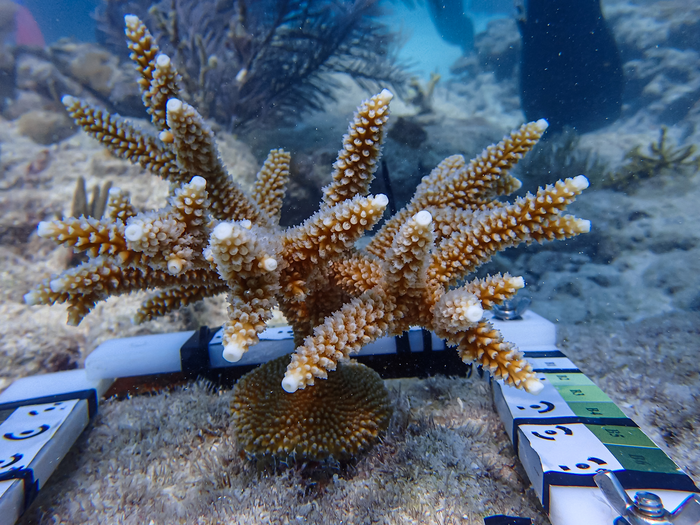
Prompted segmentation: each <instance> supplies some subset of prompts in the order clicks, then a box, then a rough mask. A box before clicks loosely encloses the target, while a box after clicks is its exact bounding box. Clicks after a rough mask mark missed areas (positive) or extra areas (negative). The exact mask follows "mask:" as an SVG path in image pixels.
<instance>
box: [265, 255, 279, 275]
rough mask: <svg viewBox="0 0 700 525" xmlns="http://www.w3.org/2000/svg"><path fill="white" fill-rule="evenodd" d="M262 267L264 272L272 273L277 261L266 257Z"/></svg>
mask: <svg viewBox="0 0 700 525" xmlns="http://www.w3.org/2000/svg"><path fill="white" fill-rule="evenodd" d="M262 267H263V269H264V270H265V271H266V272H273V271H275V270H276V269H277V261H276V260H274V259H273V258H272V257H267V258H266V259H264V260H263V262H262Z"/></svg>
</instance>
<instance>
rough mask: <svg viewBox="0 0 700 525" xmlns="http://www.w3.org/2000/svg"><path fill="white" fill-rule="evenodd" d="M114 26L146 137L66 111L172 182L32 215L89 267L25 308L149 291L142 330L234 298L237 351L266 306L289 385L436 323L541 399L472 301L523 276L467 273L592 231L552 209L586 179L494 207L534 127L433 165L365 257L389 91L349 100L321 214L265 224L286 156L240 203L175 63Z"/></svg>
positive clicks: (252, 336) (261, 323) (72, 107)
mask: <svg viewBox="0 0 700 525" xmlns="http://www.w3.org/2000/svg"><path fill="white" fill-rule="evenodd" d="M126 25H127V29H126V33H127V38H128V40H129V42H130V46H131V48H132V58H133V60H134V62H135V63H136V66H137V69H138V70H139V72H140V75H141V82H140V85H141V89H142V91H143V100H144V104H145V105H146V107H147V109H148V112H149V114H150V115H151V120H152V122H153V125H154V126H155V128H156V130H157V131H158V134H157V136H156V135H155V134H152V133H149V132H146V131H141V130H137V129H136V128H134V127H133V126H131V125H130V124H129V123H128V122H126V121H124V120H122V119H120V118H119V117H116V116H113V115H110V114H108V113H106V112H105V111H102V110H99V109H97V108H94V107H91V106H90V105H89V104H87V103H85V102H82V101H80V100H78V99H75V98H73V97H64V103H65V105H66V107H67V109H68V111H69V113H70V114H71V116H72V117H73V118H74V119H75V120H76V122H77V123H78V124H79V125H80V126H81V127H82V128H83V129H84V130H85V131H86V132H88V133H89V134H91V135H93V136H94V137H95V138H96V139H98V140H100V142H102V143H103V144H104V145H105V146H106V147H108V148H109V149H110V150H111V151H112V152H113V153H114V154H115V155H118V156H120V157H123V158H127V159H130V160H131V161H132V162H135V163H139V164H141V165H142V166H144V167H146V168H148V169H150V170H151V171H152V172H154V173H156V174H158V175H161V176H162V177H164V178H165V179H167V180H169V181H170V182H171V183H172V184H171V195H170V198H169V204H168V206H166V207H165V208H162V209H160V210H157V211H149V212H141V213H137V212H136V210H135V209H134V208H133V207H132V206H131V204H130V203H129V201H128V198H127V195H126V193H125V192H123V191H122V190H119V189H112V190H110V198H109V202H108V205H107V210H106V212H105V217H104V218H102V219H99V220H98V219H94V218H85V217H81V218H78V219H75V218H67V219H64V220H57V221H51V222H42V223H40V224H39V228H38V233H39V235H40V236H42V237H45V238H50V239H53V240H55V241H56V242H58V243H60V244H62V245H64V246H69V247H72V248H73V249H74V250H76V251H81V252H86V253H87V255H88V257H89V261H88V262H86V263H84V264H82V265H80V266H78V267H77V268H73V269H70V270H67V271H65V272H63V273H62V274H60V275H58V276H56V277H53V278H49V279H46V280H44V281H43V282H42V283H41V284H40V285H39V286H38V287H37V288H36V289H34V290H33V291H31V292H29V293H28V294H27V295H26V296H25V299H26V302H27V303H29V304H54V303H67V304H68V320H69V322H70V323H72V324H77V323H79V322H80V320H81V319H82V318H83V317H84V316H85V315H87V313H88V312H89V311H90V309H91V308H93V306H94V305H95V303H96V302H97V301H101V300H104V299H106V298H107V297H110V296H115V295H120V294H124V293H129V292H131V291H134V290H143V289H159V291H158V292H157V293H156V294H155V295H154V296H152V297H151V298H150V299H148V300H147V301H146V302H145V303H144V304H143V306H142V307H141V308H140V309H139V311H138V312H137V314H136V321H137V322H141V321H146V320H148V319H151V318H153V317H155V316H159V315H164V314H166V313H168V312H170V311H172V310H174V309H176V308H179V307H181V306H184V305H187V304H189V303H192V302H194V301H198V300H200V299H202V298H204V297H207V296H212V295H216V294H220V293H224V292H228V298H229V309H228V313H229V320H228V321H227V322H226V324H225V325H224V337H223V345H224V357H225V358H226V359H229V360H230V361H236V360H238V359H240V357H241V356H242V355H243V353H244V352H246V351H248V349H249V348H250V347H251V346H252V345H254V344H255V343H256V342H257V341H258V334H259V333H260V332H262V330H264V328H265V323H266V322H267V321H268V320H269V319H270V318H271V316H272V309H273V308H274V307H275V306H277V305H279V307H280V309H281V310H282V312H283V313H284V315H285V316H286V318H287V320H288V321H289V323H290V324H291V326H292V327H293V329H294V333H295V338H296V341H297V343H298V345H299V346H298V348H297V350H296V353H295V354H294V355H293V357H292V360H291V362H290V364H289V366H288V369H287V372H286V374H285V378H284V380H283V381H282V386H283V388H284V389H285V390H286V391H288V392H294V391H296V390H298V389H303V388H305V387H306V386H310V385H313V384H314V381H315V379H316V378H326V377H327V373H328V372H329V371H332V370H334V369H335V368H336V366H337V363H338V361H339V360H341V359H343V358H345V357H348V356H349V355H350V354H352V353H354V352H356V351H358V350H359V349H360V348H361V347H362V346H363V345H365V344H367V343H369V342H371V341H374V340H376V339H377V338H379V337H382V336H385V335H388V334H399V333H401V332H403V331H405V330H407V329H408V328H409V327H411V326H414V325H419V326H423V327H426V328H428V329H430V330H434V331H435V332H436V333H437V334H438V335H440V336H441V337H444V338H445V339H446V340H447V341H448V343H449V344H451V345H455V346H456V347H457V350H458V351H459V353H460V355H461V357H462V358H463V359H464V360H465V361H475V362H477V363H479V364H481V365H483V366H484V367H485V368H487V369H488V370H490V371H491V372H492V373H493V374H494V375H495V376H496V377H500V378H503V379H504V380H505V381H506V382H507V383H508V384H511V385H515V386H517V387H520V388H525V389H526V390H528V391H530V392H537V391H539V389H540V388H541V383H539V381H538V380H537V379H536V377H535V375H534V374H533V373H532V368H531V367H530V365H529V364H528V363H527V362H526V361H525V360H524V359H523V358H522V354H521V353H520V352H518V351H517V349H516V348H514V346H513V345H512V344H510V343H507V342H505V341H503V339H502V337H501V335H500V333H499V332H498V331H497V330H496V329H494V328H493V326H492V325H491V324H490V323H488V322H487V321H485V320H484V319H483V317H482V316H483V312H484V309H488V308H490V307H492V306H493V305H494V304H499V303H501V302H503V301H504V300H507V299H509V298H510V297H512V296H513V295H514V294H515V293H516V292H517V290H518V289H519V288H522V287H523V286H524V282H523V279H522V278H520V277H512V276H510V275H508V274H506V275H500V274H498V275H494V276H490V277H488V278H486V279H476V280H473V281H468V282H464V281H465V279H466V277H467V276H468V275H469V274H470V273H471V272H473V270H475V269H476V268H477V267H478V266H479V265H480V264H482V263H484V262H486V261H487V260H489V259H490V257H491V256H492V255H493V254H494V253H496V252H498V251H500V250H503V249H505V248H507V247H510V246H514V245H516V244H519V243H522V242H526V243H530V242H535V241H536V242H542V241H547V240H554V239H563V238H567V237H571V236H574V235H577V234H579V233H583V232H587V231H589V228H590V223H589V222H588V221H585V220H581V219H577V218H575V217H573V216H571V215H564V214H563V211H564V209H565V208H566V206H568V205H569V204H570V203H571V202H572V201H573V200H574V199H575V197H576V196H577V195H578V194H579V193H580V192H581V191H582V190H583V189H585V188H586V187H587V186H588V181H587V180H586V178H585V177H583V176H582V175H580V176H577V177H574V178H570V179H566V180H564V181H558V182H557V183H556V184H554V185H551V186H547V187H544V188H540V189H538V191H537V192H536V193H535V194H534V195H533V194H528V195H526V196H525V197H521V198H518V199H516V200H515V201H514V202H512V203H508V202H501V201H499V200H496V197H498V196H500V195H507V194H509V193H511V192H513V191H515V190H517V189H518V188H519V187H520V182H519V181H518V180H517V179H515V178H514V177H512V176H511V175H509V173H508V171H509V170H510V169H511V168H512V167H513V166H514V165H515V164H516V163H517V161H518V160H519V159H520V158H521V157H522V156H523V155H524V154H525V153H527V152H528V151H529V150H530V149H531V148H532V147H533V146H534V144H535V143H536V142H537V141H538V140H539V138H540V137H541V135H542V133H543V132H544V131H545V129H546V127H547V123H546V122H545V121H543V120H540V121H537V122H532V123H529V124H525V125H523V126H522V127H521V128H520V129H518V130H516V131H514V132H513V133H511V134H510V135H509V136H507V137H505V138H504V139H503V140H502V141H501V142H500V143H498V144H496V145H493V146H490V147H488V148H487V149H485V150H484V152H483V153H482V154H481V155H480V156H478V157H477V158H475V159H474V160H472V161H471V162H470V163H466V162H465V160H464V158H463V157H461V156H459V155H457V156H453V157H449V158H447V159H445V160H444V161H443V162H442V163H440V165H438V166H437V167H436V168H435V169H434V170H433V172H432V173H431V174H430V175H428V176H427V177H425V178H424V179H423V181H422V182H421V184H420V185H419V186H418V188H417V190H416V193H415V195H414V197H413V199H412V200H411V201H410V202H409V204H408V205H407V206H406V207H405V208H404V209H402V210H401V211H399V212H398V213H397V214H396V215H394V217H392V218H391V219H389V220H388V221H387V222H386V223H385V224H384V226H383V227H382V228H381V230H380V231H379V232H378V233H377V234H376V235H375V236H374V238H373V239H372V241H371V242H370V243H369V244H368V245H367V247H366V248H365V249H362V250H359V249H357V248H356V247H355V243H356V241H357V240H358V239H359V238H360V237H361V236H362V235H363V234H364V233H365V231H367V230H370V229H371V228H372V227H373V226H374V225H375V224H376V223H377V221H378V220H379V219H380V218H381V216H382V214H383V213H384V210H385V207H386V205H387V202H388V199H387V198H386V197H385V196H384V195H367V193H368V191H369V187H370V183H371V181H372V179H373V177H374V172H375V170H376V168H377V164H378V159H379V156H380V154H381V149H380V144H381V141H382V136H383V132H384V131H383V130H384V127H385V125H386V122H387V120H388V108H389V106H388V104H389V102H390V101H391V98H392V94H391V93H390V92H389V91H387V90H384V91H382V92H381V93H379V94H378V95H376V96H374V97H372V98H371V99H369V100H367V101H365V102H364V103H363V104H362V105H361V106H360V107H359V108H358V110H357V113H356V114H355V117H354V120H353V122H351V124H350V126H349V129H348V133H347V135H345V137H344V138H343V148H342V149H341V150H340V152H339V154H338V159H337V160H336V162H335V163H334V165H333V168H334V171H333V173H332V180H331V182H330V184H329V185H328V186H326V187H325V188H324V189H323V200H322V202H321V205H320V209H319V211H317V212H316V213H315V214H314V215H313V216H311V217H310V218H309V219H308V220H306V221H305V222H304V223H303V224H300V225H298V226H295V227H290V228H287V229H282V228H281V227H279V225H278V223H277V218H278V217H279V209H280V205H281V201H282V197H283V191H282V188H283V187H284V184H285V182H286V179H287V177H288V164H289V156H288V155H287V154H286V153H284V152H281V151H273V152H272V153H271V154H270V156H269V157H268V159H267V160H266V162H265V166H264V167H263V169H262V170H261V171H260V173H259V174H258V181H257V183H256V184H255V189H254V192H253V194H252V195H250V196H248V195H246V194H245V193H244V192H243V191H242V190H241V189H240V188H239V187H238V185H236V184H235V183H234V182H233V181H232V180H231V178H230V177H229V176H228V175H227V172H226V170H225V168H224V167H223V165H222V164H221V161H220V159H219V157H218V155H217V151H216V145H215V141H214V138H213V135H212V132H211V130H210V129H209V128H208V127H207V126H206V124H205V122H204V121H203V119H202V118H201V116H200V115H199V114H198V113H197V111H196V110H195V109H194V108H193V107H192V106H190V105H188V104H187V103H185V102H183V101H182V100H180V99H179V98H177V97H178V96H179V90H178V81H177V80H178V75H177V72H176V71H175V70H174V68H173V65H172V62H171V61H170V59H169V58H168V57H167V56H166V55H164V54H161V53H159V52H158V49H157V47H156V44H155V40H154V39H153V37H152V36H151V35H150V33H149V32H148V30H147V29H146V27H145V25H144V24H143V23H142V22H141V21H140V20H139V19H138V18H137V17H135V16H127V17H126Z"/></svg>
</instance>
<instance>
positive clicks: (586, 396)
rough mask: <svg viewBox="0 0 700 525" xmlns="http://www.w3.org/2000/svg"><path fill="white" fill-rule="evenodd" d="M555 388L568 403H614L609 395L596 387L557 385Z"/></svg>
mask: <svg viewBox="0 0 700 525" xmlns="http://www.w3.org/2000/svg"><path fill="white" fill-rule="evenodd" d="M555 388H556V389H557V391H558V392H559V394H560V395H561V397H563V398H564V401H566V402H567V403H569V402H570V401H575V402H581V401H585V402H587V403H590V402H591V401H597V402H604V403H612V400H611V399H610V398H609V397H608V396H607V394H606V393H605V392H603V391H602V390H601V389H600V388H598V387H597V386H595V385H568V386H564V385H555Z"/></svg>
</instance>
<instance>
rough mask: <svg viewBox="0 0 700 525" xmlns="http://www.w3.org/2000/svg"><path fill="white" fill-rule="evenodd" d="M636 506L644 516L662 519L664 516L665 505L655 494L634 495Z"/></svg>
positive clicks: (642, 493) (641, 493)
mask: <svg viewBox="0 0 700 525" xmlns="http://www.w3.org/2000/svg"><path fill="white" fill-rule="evenodd" d="M634 506H635V507H637V511H638V512H639V513H640V514H641V515H643V516H649V517H650V518H661V517H662V516H663V515H664V505H663V503H662V502H661V498H660V497H659V496H657V495H656V494H654V493H653V492H637V493H636V494H635V495H634Z"/></svg>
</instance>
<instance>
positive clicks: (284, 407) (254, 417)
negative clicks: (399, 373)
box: [231, 356, 391, 461]
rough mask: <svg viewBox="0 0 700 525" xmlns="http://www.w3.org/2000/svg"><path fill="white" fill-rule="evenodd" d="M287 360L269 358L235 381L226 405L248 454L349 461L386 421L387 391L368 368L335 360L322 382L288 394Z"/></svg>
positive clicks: (286, 358)
mask: <svg viewBox="0 0 700 525" xmlns="http://www.w3.org/2000/svg"><path fill="white" fill-rule="evenodd" d="M288 361H289V358H288V357H287V356H284V357H280V358H277V359H274V360H273V361H270V362H268V363H265V364H264V365H262V366H260V367H258V368H256V369H255V370H253V371H252V372H250V373H248V374H246V375H245V376H243V377H242V378H241V379H240V380H239V381H238V383H236V388H235V390H234V397H233V401H232V403H231V408H232V410H233V416H234V420H235V422H236V429H237V430H236V434H237V437H238V442H239V444H240V447H241V449H242V450H243V451H245V452H246V453H247V454H249V455H251V456H254V457H264V456H266V455H269V456H276V457H287V456H296V457H299V458H304V459H306V460H309V459H311V460H317V461H319V460H323V459H327V458H328V457H332V458H334V459H335V460H348V459H350V458H352V457H356V456H357V455H358V454H359V453H360V452H362V451H364V450H367V448H368V447H369V446H371V445H372V443H373V442H374V441H375V440H376V439H377V438H378V436H379V433H380V432H382V431H384V430H386V429H387V427H388V426H389V420H390V419H391V402H390V400H389V394H388V392H387V390H386V388H385V387H384V382H383V381H382V379H381V377H380V376H379V374H377V373H376V372H375V371H374V370H372V369H371V368H369V367H367V366H365V365H362V364H360V363H356V362H347V363H339V364H338V370H337V372H336V373H334V374H332V375H330V376H329V377H328V380H327V381H324V382H323V383H322V384H319V385H318V386H317V387H315V388H309V389H307V390H303V391H301V392H299V393H297V394H295V395H293V396H290V395H289V394H287V393H285V392H284V390H282V389H281V388H280V381H281V380H282V378H283V377H284V373H285V369H286V367H287V363H288Z"/></svg>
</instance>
